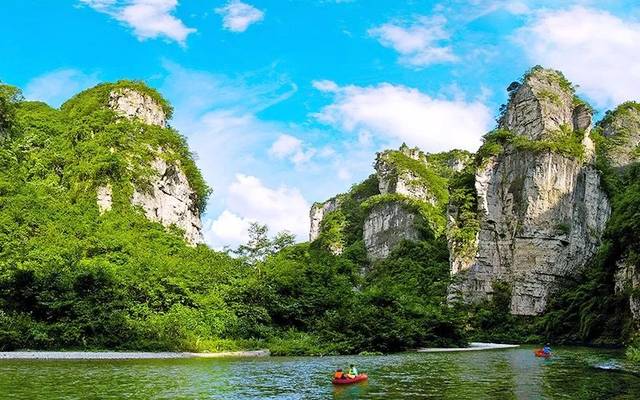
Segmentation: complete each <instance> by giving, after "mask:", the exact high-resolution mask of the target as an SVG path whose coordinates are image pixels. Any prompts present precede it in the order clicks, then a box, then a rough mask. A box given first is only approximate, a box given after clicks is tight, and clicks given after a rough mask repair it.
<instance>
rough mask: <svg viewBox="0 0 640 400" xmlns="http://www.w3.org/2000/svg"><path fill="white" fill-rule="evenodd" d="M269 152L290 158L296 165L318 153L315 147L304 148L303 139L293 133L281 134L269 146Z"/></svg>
mask: <svg viewBox="0 0 640 400" xmlns="http://www.w3.org/2000/svg"><path fill="white" fill-rule="evenodd" d="M269 154H270V155H271V156H273V157H275V158H279V159H283V158H288V159H289V160H291V162H292V163H294V164H295V165H301V164H304V163H306V162H308V161H309V160H311V157H313V156H314V155H315V154H316V150H315V149H314V148H308V149H306V150H305V149H304V146H303V143H302V140H300V139H298V138H296V137H294V136H291V135H285V134H283V135H280V136H278V139H277V140H276V141H275V142H273V144H272V145H271V147H270V148H269Z"/></svg>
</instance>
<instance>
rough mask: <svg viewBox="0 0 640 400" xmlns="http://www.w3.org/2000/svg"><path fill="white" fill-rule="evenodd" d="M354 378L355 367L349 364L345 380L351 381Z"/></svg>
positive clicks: (356, 374)
mask: <svg viewBox="0 0 640 400" xmlns="http://www.w3.org/2000/svg"><path fill="white" fill-rule="evenodd" d="M356 376H358V369H357V368H356V367H355V365H353V364H351V365H350V366H349V373H348V374H347V378H349V379H353V378H355V377H356Z"/></svg>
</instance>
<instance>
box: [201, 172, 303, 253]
mask: <svg viewBox="0 0 640 400" xmlns="http://www.w3.org/2000/svg"><path fill="white" fill-rule="evenodd" d="M251 222H259V223H264V224H267V226H268V227H269V228H270V229H271V231H272V232H273V233H275V232H279V231H289V232H291V233H293V234H295V235H296V236H297V237H298V238H299V239H304V237H305V236H306V235H307V234H308V229H309V203H307V201H306V200H305V198H304V197H303V196H302V194H301V193H300V191H299V190H298V189H295V188H289V187H287V186H280V187H277V188H270V187H268V186H266V185H265V184H264V183H263V182H262V181H261V180H260V179H258V178H256V177H255V176H250V175H244V174H236V176H235V180H234V181H233V182H232V183H231V185H230V186H229V189H228V198H227V208H226V209H225V210H224V211H223V212H222V213H221V214H220V215H219V216H218V217H217V218H216V219H215V220H213V221H211V223H210V224H209V229H207V232H206V234H205V235H206V237H207V241H208V242H209V243H211V244H213V245H214V246H216V247H220V245H221V244H226V245H231V246H237V245H238V244H240V243H243V242H246V241H247V239H248V236H247V228H248V227H249V224H250V223H251Z"/></svg>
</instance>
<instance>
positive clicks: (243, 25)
mask: <svg viewBox="0 0 640 400" xmlns="http://www.w3.org/2000/svg"><path fill="white" fill-rule="evenodd" d="M216 13H218V14H220V15H222V26H223V27H224V29H227V30H229V31H231V32H244V31H246V30H247V28H248V27H249V26H250V25H251V24H254V23H256V22H259V21H262V20H263V19H264V12H263V11H261V10H258V9H257V8H255V7H254V6H252V5H250V4H247V3H243V2H242V1H240V0H232V1H230V2H229V3H227V4H226V5H225V6H224V7H220V8H216Z"/></svg>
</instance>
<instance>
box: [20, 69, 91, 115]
mask: <svg viewBox="0 0 640 400" xmlns="http://www.w3.org/2000/svg"><path fill="white" fill-rule="evenodd" d="M97 83H98V77H97V75H96V74H88V75H87V74H85V73H83V72H82V71H78V70H76V69H59V70H56V71H52V72H48V73H46V74H43V75H40V76H38V77H35V78H33V79H32V80H31V81H29V83H27V85H26V87H25V89H24V97H25V98H26V99H27V100H39V101H44V102H45V103H47V104H49V105H50V106H52V107H58V106H60V104H62V103H63V102H64V101H65V100H68V99H69V98H70V97H71V96H73V95H75V94H77V93H78V92H80V91H82V90H84V89H87V88H89V87H91V86H94V85H96V84H97Z"/></svg>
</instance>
